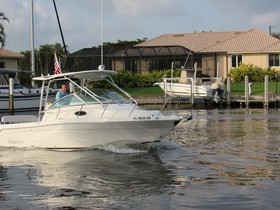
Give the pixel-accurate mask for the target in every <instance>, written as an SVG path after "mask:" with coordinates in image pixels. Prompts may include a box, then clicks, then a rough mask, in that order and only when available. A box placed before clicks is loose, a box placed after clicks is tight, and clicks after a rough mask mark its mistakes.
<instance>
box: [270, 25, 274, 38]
mask: <svg viewBox="0 0 280 210" xmlns="http://www.w3.org/2000/svg"><path fill="white" fill-rule="evenodd" d="M273 28H274V27H273V26H269V35H270V36H271V34H272V29H273Z"/></svg>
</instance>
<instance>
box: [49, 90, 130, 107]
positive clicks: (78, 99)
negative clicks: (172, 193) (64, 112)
mask: <svg viewBox="0 0 280 210" xmlns="http://www.w3.org/2000/svg"><path fill="white" fill-rule="evenodd" d="M124 103H126V104H127V103H131V101H129V100H127V99H125V98H124V97H122V96H121V95H120V94H118V93H116V92H115V91H113V90H97V91H92V93H91V94H88V93H86V92H83V91H79V92H75V93H71V94H69V95H67V96H64V97H63V98H61V99H59V100H57V101H55V102H54V103H53V104H52V105H51V106H50V108H54V107H62V106H78V105H87V104H124Z"/></svg>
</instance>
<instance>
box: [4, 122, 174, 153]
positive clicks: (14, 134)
mask: <svg viewBox="0 0 280 210" xmlns="http://www.w3.org/2000/svg"><path fill="white" fill-rule="evenodd" d="M1 127H2V129H1V130H0V135H1V140H0V146H4V147H38V148H50V149H76V148H90V147H95V146H99V145H106V144H110V143H113V142H114V143H115V142H122V141H129V142H135V143H148V142H154V141H160V140H161V139H163V138H164V137H165V136H166V135H167V134H168V133H169V132H170V130H172V129H173V128H174V119H170V120H162V121H160V120H155V121H133V122H132V121H123V122H91V123H89V122H87V123H63V124H59V123H56V124H41V123H36V122H35V123H22V124H19V125H1Z"/></svg>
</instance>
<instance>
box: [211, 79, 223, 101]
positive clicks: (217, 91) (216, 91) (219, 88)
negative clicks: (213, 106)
mask: <svg viewBox="0 0 280 210" xmlns="http://www.w3.org/2000/svg"><path fill="white" fill-rule="evenodd" d="M211 88H212V95H213V98H214V101H215V102H216V103H219V102H220V101H221V100H222V99H223V97H224V87H223V84H221V83H218V82H215V83H213V84H212V85H211Z"/></svg>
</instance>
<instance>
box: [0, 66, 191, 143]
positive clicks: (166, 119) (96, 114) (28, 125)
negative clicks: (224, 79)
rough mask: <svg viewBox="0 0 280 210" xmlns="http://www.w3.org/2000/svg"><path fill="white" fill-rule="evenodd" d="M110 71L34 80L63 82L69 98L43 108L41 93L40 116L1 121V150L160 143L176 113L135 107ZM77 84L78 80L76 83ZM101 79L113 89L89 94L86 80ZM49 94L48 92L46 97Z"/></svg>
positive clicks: (70, 74) (50, 82) (45, 83)
mask: <svg viewBox="0 0 280 210" xmlns="http://www.w3.org/2000/svg"><path fill="white" fill-rule="evenodd" d="M115 74H116V72H115V71H111V70H104V68H102V67H101V68H100V69H99V70H88V71H82V72H69V73H63V74H57V75H51V76H42V77H36V78H33V79H34V80H35V81H41V82H42V88H44V86H45V85H46V86H47V87H48V88H49V87H50V85H51V84H52V83H54V82H56V81H61V80H64V81H67V82H68V83H69V87H70V93H69V94H68V95H67V96H65V97H63V98H61V99H59V100H57V101H55V102H54V103H52V104H48V94H46V98H44V95H43V93H42V92H41V106H43V102H45V103H46V106H45V109H44V111H41V109H40V110H39V115H38V116H32V115H19V116H17V115H15V116H4V117H2V119H1V123H2V124H1V125H0V135H1V139H0V146H5V147H39V148H50V149H77V148H88V147H94V146H97V145H106V144H110V143H115V142H119V141H120V142H127V141H128V142H134V143H150V142H156V141H160V140H161V139H163V138H164V137H165V136H166V135H167V134H168V133H169V132H170V131H171V130H172V129H173V128H174V127H175V125H176V124H177V123H182V122H183V121H185V120H186V118H184V119H182V117H179V116H178V115H177V114H175V113H173V114H164V113H163V112H162V111H159V110H147V109H143V108H140V107H138V105H137V103H136V102H135V100H134V99H133V98H132V97H131V96H130V95H129V94H128V93H126V92H125V91H124V90H122V89H121V88H119V87H118V86H117V85H116V84H115V83H114V81H113V80H112V78H111V76H112V75H115ZM77 80H79V81H77ZM100 80H105V81H107V82H108V83H110V84H111V85H112V86H113V87H115V88H116V89H117V90H118V91H119V92H121V93H124V94H125V95H126V97H123V96H121V95H120V94H119V93H117V92H115V91H113V90H96V91H91V90H90V89H89V88H88V87H87V85H86V84H87V83H88V82H89V81H100ZM47 93H48V92H47Z"/></svg>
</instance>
